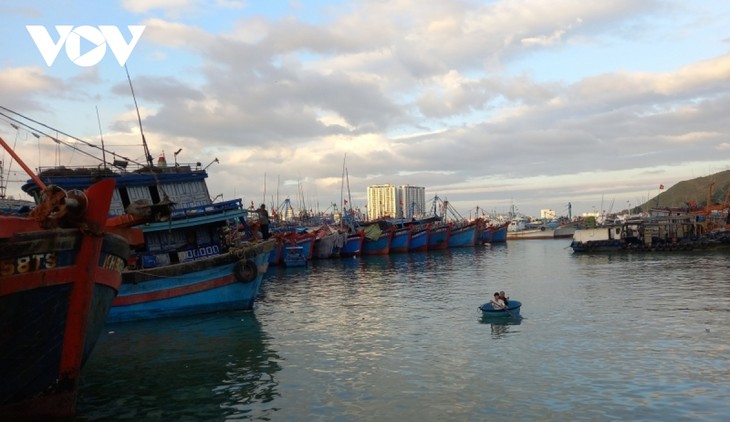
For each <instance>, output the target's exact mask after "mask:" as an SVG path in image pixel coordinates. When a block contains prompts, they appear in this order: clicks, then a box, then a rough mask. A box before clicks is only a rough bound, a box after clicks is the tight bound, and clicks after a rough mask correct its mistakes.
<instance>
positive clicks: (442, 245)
mask: <svg viewBox="0 0 730 422" xmlns="http://www.w3.org/2000/svg"><path fill="white" fill-rule="evenodd" d="M450 235H451V224H449V223H445V222H440V223H434V224H433V225H432V226H431V230H430V234H429V236H428V250H429V251H431V250H439V249H446V248H448V247H449V236H450Z"/></svg>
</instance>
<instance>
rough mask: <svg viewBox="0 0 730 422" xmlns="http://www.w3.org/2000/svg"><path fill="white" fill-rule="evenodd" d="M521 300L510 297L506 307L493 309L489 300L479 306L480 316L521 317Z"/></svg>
mask: <svg viewBox="0 0 730 422" xmlns="http://www.w3.org/2000/svg"><path fill="white" fill-rule="evenodd" d="M521 307H522V302H520V301H518V300H512V299H510V300H509V302H508V303H507V308H506V309H494V308H493V307H492V303H491V302H487V303H485V304H483V305H481V306H479V310H480V311H482V316H484V317H490V318H521V316H520V308H521Z"/></svg>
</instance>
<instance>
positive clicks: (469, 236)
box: [448, 223, 477, 248]
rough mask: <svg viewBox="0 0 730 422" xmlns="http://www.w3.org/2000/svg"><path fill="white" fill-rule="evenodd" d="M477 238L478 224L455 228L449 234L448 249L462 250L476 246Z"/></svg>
mask: <svg viewBox="0 0 730 422" xmlns="http://www.w3.org/2000/svg"><path fill="white" fill-rule="evenodd" d="M476 238H477V225H476V223H471V224H467V225H465V226H461V227H453V228H452V229H451V233H450V234H449V240H448V247H449V248H462V247H467V246H474V244H475V243H476Z"/></svg>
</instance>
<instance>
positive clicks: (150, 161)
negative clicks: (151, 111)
mask: <svg viewBox="0 0 730 422" xmlns="http://www.w3.org/2000/svg"><path fill="white" fill-rule="evenodd" d="M124 71H125V72H127V80H128V81H129V89H130V90H131V91H132V99H133V100H134V108H135V110H137V122H139V133H140V134H141V135H142V145H143V146H144V153H145V156H146V158H147V164H148V165H149V166H150V168H152V167H153V166H154V162H153V160H152V155H151V154H150V149H149V148H148V147H147V140H146V139H145V137H144V131H143V130H142V117H141V116H140V114H139V107H138V106H137V97H136V96H135V95H134V87H133V86H132V78H130V77H129V70H127V65H126V64H125V65H124Z"/></svg>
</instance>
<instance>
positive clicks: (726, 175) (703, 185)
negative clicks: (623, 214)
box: [641, 170, 730, 210]
mask: <svg viewBox="0 0 730 422" xmlns="http://www.w3.org/2000/svg"><path fill="white" fill-rule="evenodd" d="M710 185H712V191H711V197H710V203H711V204H722V203H724V202H725V196H726V193H727V192H728V189H730V170H725V171H721V172H719V173H715V174H711V175H709V176H704V177H697V178H695V179H691V180H685V181H682V182H679V183H677V184H676V185H674V186H672V187H671V188H669V189H667V190H665V191H664V192H662V193H660V194H659V195H658V196H656V197H654V198H652V199H650V200H649V201H647V202H646V203H644V204H642V205H641V209H643V210H647V209H649V208H651V207H656V206H657V204H658V205H659V207H662V208H664V207H686V206H687V205H688V204H689V203H691V202H692V201H696V203H697V206H700V207H702V206H705V205H707V194H708V189H709V188H710ZM657 200H658V201H657Z"/></svg>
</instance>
